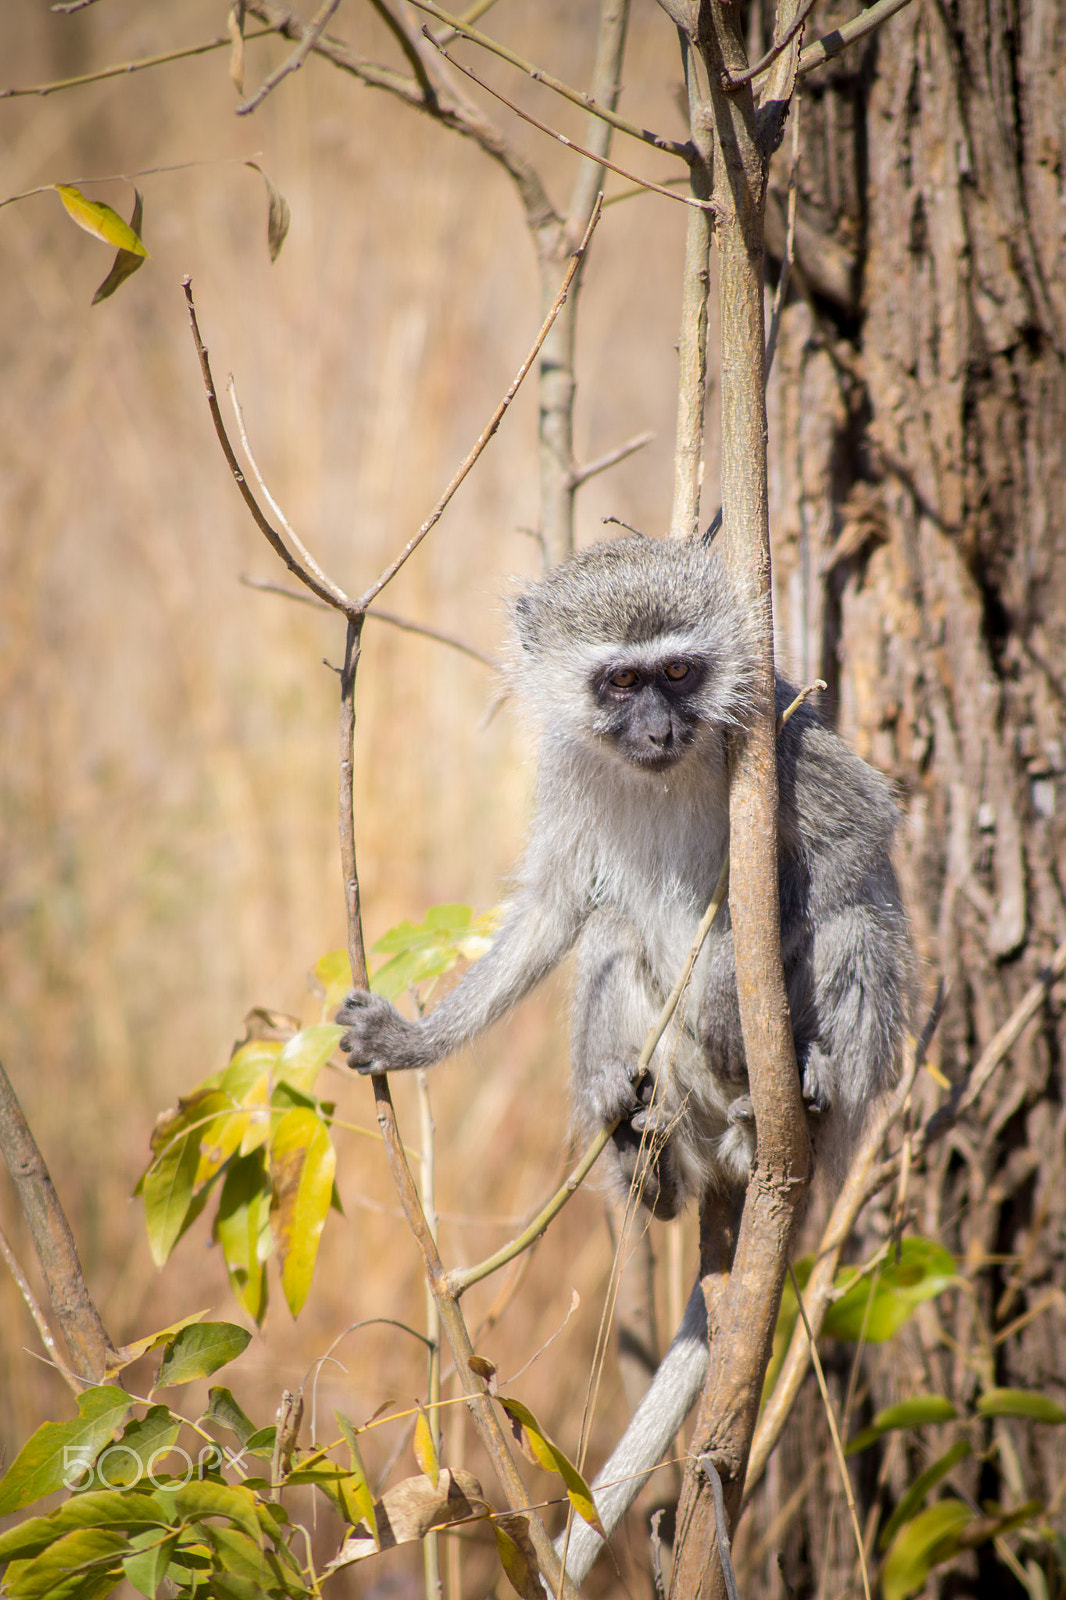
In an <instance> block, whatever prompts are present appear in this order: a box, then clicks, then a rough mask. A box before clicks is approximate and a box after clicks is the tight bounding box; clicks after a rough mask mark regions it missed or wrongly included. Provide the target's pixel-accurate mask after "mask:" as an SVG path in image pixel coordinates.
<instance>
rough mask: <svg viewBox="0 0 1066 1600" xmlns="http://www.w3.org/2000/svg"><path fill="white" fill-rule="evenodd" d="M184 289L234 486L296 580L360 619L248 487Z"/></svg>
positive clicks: (186, 281) (188, 284)
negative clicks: (305, 560) (276, 525)
mask: <svg viewBox="0 0 1066 1600" xmlns="http://www.w3.org/2000/svg"><path fill="white" fill-rule="evenodd" d="M181 286H182V289H183V290H184V291H185V300H186V304H187V305H188V307H189V322H190V325H191V327H192V336H193V342H194V343H195V345H196V354H197V356H198V358H199V361H200V374H201V377H202V378H203V382H204V391H205V393H206V395H207V405H208V409H209V410H210V412H211V421H212V422H213V423H214V425H215V433H216V434H217V436H218V442H219V444H220V445H221V446H222V454H223V455H224V456H225V458H226V465H227V466H228V467H229V469H230V473H231V475H232V477H233V481H234V483H235V484H236V485H237V487H238V489H239V490H240V491H241V495H242V496H243V498H244V503H245V505H246V506H247V507H248V509H249V511H250V512H251V513H252V518H253V520H254V522H255V525H256V527H257V528H258V529H259V531H260V533H261V534H262V535H263V537H264V538H265V539H266V541H267V543H268V544H269V545H270V547H271V549H272V550H274V551H275V552H276V554H277V555H279V556H280V557H281V559H282V561H284V563H285V565H286V566H287V567H288V569H289V571H290V572H291V573H292V574H293V576H294V577H297V578H299V580H300V582H301V583H304V584H306V585H307V587H308V588H309V589H310V590H311V593H312V594H316V595H317V596H318V598H319V599H320V600H324V601H325V602H326V604H327V605H330V606H333V607H334V608H335V609H336V610H337V611H342V612H344V614H345V616H347V617H348V618H349V619H352V618H353V617H355V616H357V615H359V614H360V613H361V611H362V610H363V609H365V608H363V607H360V606H358V605H356V604H354V603H353V602H352V601H351V600H349V598H348V596H347V595H346V594H345V593H344V591H343V590H342V589H340V588H338V587H337V585H336V584H335V583H333V582H332V580H330V579H328V578H325V576H324V574H323V576H322V577H316V576H315V575H314V573H312V572H309V571H308V570H307V569H306V568H305V567H304V566H303V565H302V564H301V562H300V561H299V560H298V559H297V558H296V556H294V555H293V554H292V552H291V551H290V550H289V548H288V546H287V545H286V543H285V540H284V539H283V538H282V536H281V534H280V533H278V532H277V530H276V529H275V528H274V527H273V526H272V525H271V524H270V522H268V521H267V518H266V517H265V515H264V514H263V512H262V510H261V509H260V507H259V502H258V501H257V500H256V498H255V495H254V494H253V493H252V491H251V489H250V487H249V485H248V480H247V478H246V477H245V475H244V473H243V472H242V471H241V469H240V465H239V464H238V461H237V457H236V455H235V454H234V450H233V446H232V445H231V444H230V441H229V435H228V434H227V432H226V425H225V423H224V422H223V421H222V413H221V411H220V410H219V406H218V396H217V394H216V391H215V380H214V378H213V377H212V375H211V363H210V360H209V358H208V354H207V348H206V346H205V345H204V342H203V340H202V339H201V337H200V326H199V323H198V322H197V319H196V306H195V304H194V302H193V297H192V280H191V279H190V278H183V279H182V281H181ZM316 568H317V563H316ZM317 570H321V569H317Z"/></svg>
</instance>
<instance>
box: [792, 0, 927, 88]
mask: <svg viewBox="0 0 1066 1600" xmlns="http://www.w3.org/2000/svg"><path fill="white" fill-rule="evenodd" d="M910 3H911V0H878V3H877V5H875V6H868V7H867V9H866V10H865V11H860V13H859V15H858V16H857V17H855V18H854V19H853V20H852V21H851V22H845V23H844V24H843V25H842V26H841V27H839V28H834V29H833V31H832V33H826V34H823V36H822V38H820V39H816V40H815V41H814V43H813V44H809V45H808V46H807V48H806V49H805V50H801V51H800V58H799V66H798V68H797V71H798V72H799V73H800V75H801V76H802V75H803V74H804V73H807V72H813V71H814V69H815V67H822V66H824V65H825V63H826V62H827V61H831V60H832V59H833V57H834V56H838V55H839V54H840V52H841V51H842V50H846V49H847V47H848V45H849V44H854V43H855V42H856V40H858V39H865V37H866V35H867V34H868V33H873V31H874V29H875V28H879V27H880V26H881V24H882V23H883V22H887V21H888V19H889V17H894V16H895V14H896V12H897V11H902V10H903V8H904V6H909V5H910Z"/></svg>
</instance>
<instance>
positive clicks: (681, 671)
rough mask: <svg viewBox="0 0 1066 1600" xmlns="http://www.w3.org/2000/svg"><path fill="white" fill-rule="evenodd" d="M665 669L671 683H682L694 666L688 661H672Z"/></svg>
mask: <svg viewBox="0 0 1066 1600" xmlns="http://www.w3.org/2000/svg"><path fill="white" fill-rule="evenodd" d="M665 671H666V676H667V677H668V678H669V679H670V682H671V683H681V682H682V681H683V680H684V679H685V678H687V677H688V675H689V673H690V672H691V671H692V668H691V667H690V666H689V664H688V662H687V661H670V662H668V663H667V666H666V668H665Z"/></svg>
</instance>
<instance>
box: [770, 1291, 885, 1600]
mask: <svg viewBox="0 0 1066 1600" xmlns="http://www.w3.org/2000/svg"><path fill="white" fill-rule="evenodd" d="M788 1275H789V1278H790V1279H791V1281H792V1290H793V1293H794V1294H795V1296H796V1304H797V1305H798V1306H799V1313H800V1316H801V1317H802V1318H803V1326H804V1328H805V1329H806V1330H807V1342H808V1344H809V1345H810V1350H811V1362H812V1364H813V1366H814V1372H815V1376H816V1378H817V1379H818V1388H819V1390H820V1391H821V1396H822V1405H823V1407H824V1408H825V1415H826V1420H827V1422H828V1423H829V1433H830V1437H831V1438H832V1440H833V1453H834V1455H835V1456H836V1460H837V1467H838V1469H839V1471H840V1479H841V1482H842V1484H843V1485H844V1498H845V1500H846V1501H847V1506H848V1511H849V1513H850V1515H851V1525H852V1528H853V1529H854V1531H855V1543H856V1545H857V1546H858V1551H859V1566H860V1568H861V1570H862V1587H863V1591H864V1593H865V1595H866V1600H870V1569H869V1567H868V1566H867V1564H866V1547H865V1545H864V1543H863V1537H862V1529H861V1528H860V1527H859V1516H858V1512H857V1511H856V1510H855V1496H854V1495H853V1494H852V1492H851V1478H850V1477H849V1476H848V1464H847V1462H846V1461H845V1459H844V1446H843V1445H842V1444H841V1442H840V1430H839V1429H838V1427H837V1421H836V1417H835V1415H834V1413H833V1402H832V1401H831V1400H830V1398H829V1389H828V1387H827V1385H826V1381H825V1373H824V1372H823V1371H822V1361H821V1357H820V1356H819V1354H818V1346H817V1344H816V1343H815V1339H814V1334H813V1332H812V1331H811V1325H810V1323H809V1322H808V1320H807V1310H806V1307H805V1306H804V1304H803V1295H802V1294H801V1293H800V1286H799V1284H798V1283H797V1281H796V1274H795V1272H794V1271H793V1269H792V1263H791V1262H789V1266H788Z"/></svg>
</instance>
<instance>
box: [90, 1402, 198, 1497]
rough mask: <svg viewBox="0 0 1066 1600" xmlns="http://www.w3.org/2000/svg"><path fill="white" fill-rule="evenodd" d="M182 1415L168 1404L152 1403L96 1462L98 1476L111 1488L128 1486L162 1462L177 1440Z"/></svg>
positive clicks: (126, 1487)
mask: <svg viewBox="0 0 1066 1600" xmlns="http://www.w3.org/2000/svg"><path fill="white" fill-rule="evenodd" d="M180 1432H181V1420H180V1418H176V1417H173V1416H172V1415H171V1413H170V1410H169V1407H167V1406H151V1407H150V1408H149V1410H148V1412H147V1413H146V1415H145V1416H143V1417H134V1419H133V1421H132V1422H128V1423H127V1424H126V1426H125V1428H124V1429H123V1430H122V1432H121V1433H120V1434H119V1437H118V1438H117V1439H116V1440H115V1443H114V1444H112V1445H109V1446H108V1447H107V1449H106V1450H105V1451H104V1452H103V1453H102V1455H101V1456H100V1458H99V1460H98V1461H97V1463H96V1472H97V1477H98V1478H99V1480H100V1482H101V1483H103V1484H104V1485H105V1487H106V1488H109V1489H128V1488H130V1487H132V1486H133V1485H134V1484H137V1483H140V1481H141V1479H142V1478H146V1477H148V1476H149V1474H157V1473H158V1471H159V1465H160V1463H161V1462H162V1461H163V1459H164V1458H165V1457H166V1456H167V1455H168V1454H169V1452H170V1448H171V1446H172V1445H174V1444H176V1443H177V1438H178V1434H179V1433H180Z"/></svg>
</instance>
